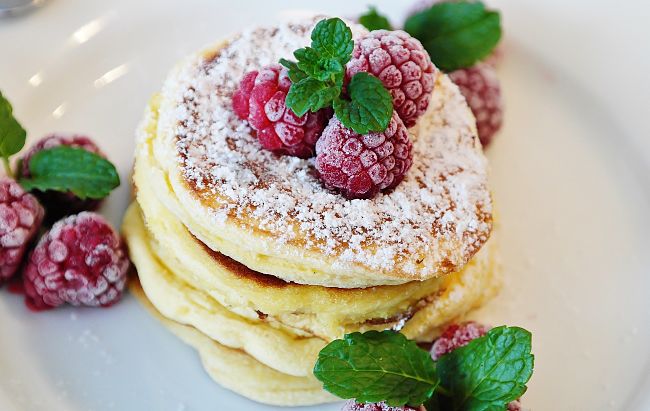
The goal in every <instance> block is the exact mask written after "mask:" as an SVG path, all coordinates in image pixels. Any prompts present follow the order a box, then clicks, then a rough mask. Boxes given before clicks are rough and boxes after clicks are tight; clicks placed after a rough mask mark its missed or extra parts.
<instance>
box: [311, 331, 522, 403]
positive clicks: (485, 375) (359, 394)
mask: <svg viewBox="0 0 650 411" xmlns="http://www.w3.org/2000/svg"><path fill="white" fill-rule="evenodd" d="M533 363H534V357H533V355H532V354H531V334H530V332H528V331H526V330H524V329H523V328H518V327H505V326H503V327H497V328H493V329H492V330H490V331H489V332H488V333H487V334H486V335H484V336H483V337H480V338H477V339H475V340H473V341H471V342H470V343H469V344H468V345H466V346H465V347H460V348H458V349H456V350H454V351H452V352H450V353H449V354H446V355H443V356H442V357H440V358H439V359H438V361H437V362H434V361H433V360H432V359H431V356H430V354H429V353H428V352H426V351H424V350H422V349H420V348H419V347H418V346H417V345H416V344H415V342H413V341H409V340H407V339H406V337H405V336H403V335H402V334H400V333H397V332H393V331H383V332H378V331H369V332H366V333H364V334H360V333H352V334H348V335H346V336H345V337H344V338H343V339H342V340H335V341H332V342H331V343H330V344H328V345H327V346H326V347H325V348H323V349H322V350H321V352H320V354H319V356H318V360H317V362H316V365H315V367H314V375H315V376H316V378H317V379H318V380H320V381H321V382H322V383H323V387H324V388H325V389H326V390H327V391H329V392H331V393H332V394H334V395H337V396H339V397H341V398H343V399H350V398H355V399H356V400H357V401H359V402H380V401H386V402H387V403H388V404H389V405H393V406H400V405H405V404H408V405H414V406H415V405H420V404H426V405H427V409H428V410H431V411H434V410H445V411H484V410H505V409H506V407H507V405H508V403H509V402H511V401H513V400H515V399H517V398H519V397H520V396H521V395H522V394H524V392H526V383H527V382H528V380H529V379H530V377H531V375H532V372H533Z"/></svg>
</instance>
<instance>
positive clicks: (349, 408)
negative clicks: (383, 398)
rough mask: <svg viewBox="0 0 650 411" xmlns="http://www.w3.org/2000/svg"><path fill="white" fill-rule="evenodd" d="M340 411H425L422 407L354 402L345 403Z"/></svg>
mask: <svg viewBox="0 0 650 411" xmlns="http://www.w3.org/2000/svg"><path fill="white" fill-rule="evenodd" d="M341 411H426V408H424V406H423V405H420V406H419V407H417V408H413V407H409V406H408V405H404V406H402V407H391V406H389V405H386V403H384V402H377V403H371V404H360V403H358V402H356V401H354V400H350V401H347V402H346V403H345V404H344V405H343V408H342V409H341Z"/></svg>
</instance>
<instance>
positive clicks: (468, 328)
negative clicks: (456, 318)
mask: <svg viewBox="0 0 650 411" xmlns="http://www.w3.org/2000/svg"><path fill="white" fill-rule="evenodd" d="M488 331H490V327H487V326H485V325H482V324H479V323H477V322H474V321H468V322H465V323H461V324H452V325H450V326H448V327H447V328H446V329H445V331H444V332H443V333H442V335H441V336H440V337H439V338H438V339H437V340H435V341H434V342H433V346H432V347H431V357H432V358H433V359H434V361H435V360H437V359H438V358H440V357H441V356H443V355H445V354H447V353H450V352H452V351H454V350H455V349H456V348H460V347H463V346H465V345H467V344H469V342H470V341H472V340H474V339H476V338H479V337H482V336H484V335H485V334H487V332H488ZM507 411H521V402H519V400H515V401H512V402H511V403H510V404H508V410H507Z"/></svg>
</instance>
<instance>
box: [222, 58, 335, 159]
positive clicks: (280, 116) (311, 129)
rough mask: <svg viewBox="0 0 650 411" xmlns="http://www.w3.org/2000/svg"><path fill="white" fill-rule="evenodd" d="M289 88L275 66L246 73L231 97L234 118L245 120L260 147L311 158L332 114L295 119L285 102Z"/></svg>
mask: <svg viewBox="0 0 650 411" xmlns="http://www.w3.org/2000/svg"><path fill="white" fill-rule="evenodd" d="M289 87H291V80H290V79H289V76H288V74H287V69H285V68H284V67H282V66H280V65H277V64H274V65H271V66H267V67H265V68H263V69H261V70H260V71H259V72H258V71H251V72H249V73H247V74H246V75H245V76H244V78H243V79H242V80H241V83H240V84H239V89H238V90H237V91H236V92H235V94H234V95H233V97H232V105H233V109H234V111H235V114H237V116H238V117H239V118H240V119H242V120H248V123H249V124H250V126H251V127H252V128H253V129H254V130H255V131H256V132H257V139H258V140H259V142H260V144H261V145H262V147H264V148H265V149H267V150H270V151H273V152H276V153H278V154H289V155H292V156H296V157H300V158H309V157H311V156H313V155H314V145H315V144H316V140H318V137H320V134H321V132H322V131H323V129H324V128H325V125H326V124H327V120H328V119H329V117H330V115H331V110H329V109H323V110H319V111H318V112H316V113H311V112H308V113H305V114H304V115H303V116H302V117H297V116H296V115H295V114H294V113H293V111H292V110H291V109H289V108H287V106H286V104H285V100H286V98H287V93H288V92H289Z"/></svg>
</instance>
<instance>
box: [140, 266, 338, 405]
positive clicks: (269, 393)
mask: <svg viewBox="0 0 650 411" xmlns="http://www.w3.org/2000/svg"><path fill="white" fill-rule="evenodd" d="M129 290H130V291H131V293H132V294H133V295H135V296H136V298H137V299H138V300H139V301H140V302H141V303H142V304H143V305H144V306H145V307H146V308H147V309H148V311H149V312H150V313H151V314H152V315H153V316H154V317H156V319H158V320H159V321H160V322H161V323H162V324H163V325H164V326H165V327H167V328H168V329H169V330H170V331H171V332H172V333H174V334H175V335H176V336H177V337H179V338H180V339H181V340H183V342H185V343H186V344H188V345H190V346H192V347H193V348H195V349H196V350H197V351H198V353H199V355H200V357H201V362H202V363H203V367H204V368H205V370H206V372H207V373H208V374H209V375H210V377H211V378H212V379H213V380H215V381H216V382H217V383H218V384H220V385H221V386H223V387H224V388H227V389H229V390H232V391H234V392H236V393H237V394H239V395H243V396H244V397H247V398H250V399H251V400H253V401H257V402H260V403H264V404H270V405H280V406H300V405H315V404H322V403H325V402H334V401H340V399H338V398H336V397H334V396H333V395H331V394H329V393H328V392H325V391H324V390H323V389H322V388H321V383H320V382H318V381H317V380H316V379H315V378H314V377H312V376H309V377H295V376H291V375H287V374H283V373H281V372H279V371H277V370H274V369H272V368H269V367H267V366H265V365H264V364H261V363H260V362H259V361H257V360H255V359H254V358H253V357H251V356H250V355H248V354H246V353H245V352H243V351H241V350H235V349H232V348H228V347H225V346H223V345H221V344H219V343H217V342H215V341H214V340H211V339H210V338H208V337H207V336H206V335H205V334H202V333H201V332H199V331H198V330H196V329H195V328H192V327H189V326H186V325H182V324H179V323H177V322H174V321H171V320H169V319H167V318H165V317H163V316H162V315H161V314H160V313H159V312H158V311H157V310H156V309H155V307H153V306H152V305H151V303H150V302H149V300H147V297H146V296H145V294H144V292H143V291H142V287H141V286H140V283H139V282H138V280H137V279H134V280H132V281H131V282H130V284H129Z"/></svg>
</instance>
